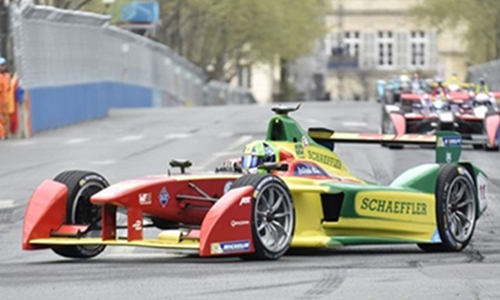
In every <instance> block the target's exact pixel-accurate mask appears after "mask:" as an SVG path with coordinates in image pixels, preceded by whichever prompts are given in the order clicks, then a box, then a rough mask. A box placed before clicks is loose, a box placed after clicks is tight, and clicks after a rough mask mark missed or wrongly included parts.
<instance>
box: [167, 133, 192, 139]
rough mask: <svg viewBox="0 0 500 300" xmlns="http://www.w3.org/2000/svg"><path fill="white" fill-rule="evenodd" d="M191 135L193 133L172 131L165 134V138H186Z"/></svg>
mask: <svg viewBox="0 0 500 300" xmlns="http://www.w3.org/2000/svg"><path fill="white" fill-rule="evenodd" d="M191 136H192V134H190V133H170V134H167V135H166V136H165V139H167V140H177V139H186V138H188V137H191Z"/></svg>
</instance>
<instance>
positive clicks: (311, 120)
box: [304, 118, 319, 124]
mask: <svg viewBox="0 0 500 300" xmlns="http://www.w3.org/2000/svg"><path fill="white" fill-rule="evenodd" d="M304 120H306V121H307V122H309V123H313V124H318V123H319V121H318V120H316V119H311V118H304Z"/></svg>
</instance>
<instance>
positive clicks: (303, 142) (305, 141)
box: [302, 135, 309, 148]
mask: <svg viewBox="0 0 500 300" xmlns="http://www.w3.org/2000/svg"><path fill="white" fill-rule="evenodd" d="M302 146H304V148H305V147H307V146H309V141H308V140H307V138H306V136H305V135H303V136H302Z"/></svg>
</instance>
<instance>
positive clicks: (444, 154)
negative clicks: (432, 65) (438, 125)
mask: <svg viewBox="0 0 500 300" xmlns="http://www.w3.org/2000/svg"><path fill="white" fill-rule="evenodd" d="M308 134H309V136H310V137H311V138H312V139H313V140H314V141H315V142H316V143H318V144H320V145H322V146H324V147H327V148H328V149H331V150H332V151H333V149H334V146H335V143H356V144H386V145H429V146H435V147H436V163H451V162H457V161H458V160H459V159H460V154H461V152H462V136H461V135H460V134H459V133H458V132H453V131H439V132H438V133H437V134H436V135H430V134H403V135H395V134H382V133H346V132H334V131H333V130H330V129H326V128H309V130H308Z"/></svg>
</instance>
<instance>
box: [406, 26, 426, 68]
mask: <svg viewBox="0 0 500 300" xmlns="http://www.w3.org/2000/svg"><path fill="white" fill-rule="evenodd" d="M428 40H429V39H428V35H427V34H426V32H425V31H411V33H410V64H411V66H414V67H423V66H425V65H426V60H427V59H426V58H427V55H428V54H427V51H426V49H427V44H428Z"/></svg>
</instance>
